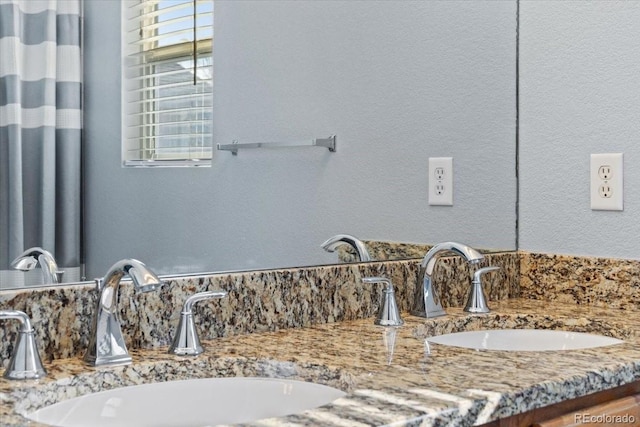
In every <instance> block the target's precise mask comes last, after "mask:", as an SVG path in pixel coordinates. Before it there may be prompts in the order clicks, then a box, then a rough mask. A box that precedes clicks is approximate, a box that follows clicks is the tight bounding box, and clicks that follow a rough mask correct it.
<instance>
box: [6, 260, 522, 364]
mask: <svg viewBox="0 0 640 427" xmlns="http://www.w3.org/2000/svg"><path fill="white" fill-rule="evenodd" d="M484 265H500V266H502V269H501V270H500V271H499V272H496V273H494V274H489V275H486V277H485V292H486V293H487V298H488V300H489V302H490V304H491V301H497V300H500V299H505V298H510V297H514V296H517V294H518V288H517V277H518V275H517V269H518V266H519V263H518V257H517V255H516V254H515V253H504V254H491V255H487V256H486V259H485V260H483V261H482V264H481V266H484ZM417 266H418V261H416V260H407V261H393V262H372V263H364V264H348V265H335V266H321V267H309V268H298V269H286V270H269V271H256V272H246V273H233V274H220V275H209V276H204V277H188V278H180V279H173V280H168V281H167V283H166V284H165V285H164V286H163V287H162V288H161V289H160V290H159V291H157V292H150V293H144V294H136V293H135V292H134V291H133V286H131V285H127V284H125V285H122V286H120V310H121V316H120V318H121V324H122V330H123V332H124V337H125V340H126V342H127V346H128V348H129V349H132V348H141V347H159V346H165V345H168V344H169V343H170V340H171V338H172V334H173V330H174V328H175V327H176V325H177V323H178V320H179V315H180V308H181V307H182V304H183V302H184V301H185V299H186V298H187V297H188V296H189V295H191V294H193V293H195V292H201V291H205V290H217V289H221V290H225V291H227V292H228V293H229V295H228V297H227V298H225V299H222V300H212V301H204V302H200V303H198V304H197V305H196V307H195V310H194V312H195V316H196V321H197V323H198V325H200V326H201V330H202V338H204V339H206V338H216V337H220V336H234V335H241V334H247V333H255V332H264V331H274V330H279V329H287V328H296V327H305V326H309V325H314V324H321V323H331V322H339V321H344V320H352V319H361V318H365V317H370V316H372V315H374V314H375V313H376V312H377V310H378V307H379V302H380V297H381V292H382V285H381V284H375V285H370V284H364V283H362V281H361V279H362V278H363V277H367V276H385V277H389V278H390V279H391V281H392V282H393V284H394V287H395V289H396V298H397V300H398V305H399V307H400V309H401V310H409V309H410V306H411V303H412V300H413V296H414V292H415V284H416V274H417ZM470 274H471V273H470V271H469V267H468V265H467V263H466V262H464V261H463V260H462V259H461V258H459V257H449V258H442V259H440V260H439V261H438V264H437V266H436V269H435V272H434V282H435V284H436V285H435V286H436V287H437V288H438V291H439V292H440V295H441V298H442V303H443V305H444V306H445V307H451V306H462V305H463V304H464V302H465V301H466V298H467V293H468V291H469V275H470ZM96 301H97V292H96V291H95V286H93V285H84V286H58V287H51V288H41V289H31V290H20V291H5V292H0V310H4V309H14V310H22V311H25V312H26V313H27V314H28V315H29V316H30V317H31V319H32V323H33V326H34V328H35V329H36V335H37V337H38V340H39V342H40V346H41V348H42V351H43V359H44V360H53V359H59V358H67V357H71V356H78V355H82V354H83V353H84V351H85V349H86V346H87V343H88V334H89V329H90V324H91V316H92V313H93V312H94V309H95V303H96ZM17 329H18V324H17V322H0V358H1V359H2V363H3V365H4V366H6V364H7V363H8V359H9V355H10V354H11V346H12V343H13V342H14V340H15V334H16V332H17Z"/></svg>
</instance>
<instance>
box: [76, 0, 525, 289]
mask: <svg viewBox="0 0 640 427" xmlns="http://www.w3.org/2000/svg"><path fill="white" fill-rule="evenodd" d="M516 14H517V2H516V0H513V1H498V2H496V1H492V0H487V1H474V2H464V1H460V2H439V1H427V2H425V1H402V2H373V1H371V2H352V1H349V0H344V1H331V2H318V1H296V2H290V1H272V0H269V1H243V2H235V1H216V2H215V4H214V15H215V20H214V28H215V29H214V43H213V45H214V56H213V63H214V94H213V110H214V119H213V141H214V143H222V144H227V143H231V142H232V141H233V140H238V141H240V142H261V141H283V142H287V141H293V140H300V139H302V140H311V139H313V138H322V137H326V136H328V135H333V134H335V135H336V142H337V149H336V151H335V152H329V151H328V150H326V149H321V148H318V147H312V148H309V147H291V148H279V149H262V150H261V149H255V150H244V151H240V152H239V153H238V155H237V156H234V155H232V154H231V153H230V152H228V151H216V150H214V151H213V159H212V165H211V167H198V168H127V167H123V166H122V162H121V140H122V131H121V111H122V108H121V98H120V94H121V87H120V86H121V78H120V76H121V65H120V56H121V41H120V37H119V34H120V28H121V10H120V2H105V1H99V0H86V1H85V2H84V21H85V28H84V90H85V93H84V111H83V117H84V153H83V159H84V182H83V186H84V188H83V207H84V241H83V256H84V262H85V266H86V277H87V278H89V279H90V278H93V277H98V276H102V275H104V274H105V272H106V270H107V269H108V268H109V266H111V265H112V264H113V263H114V262H116V261H117V260H119V259H122V258H129V257H130V258H136V259H139V260H141V261H143V262H145V263H146V264H147V265H149V266H150V267H151V268H152V269H154V270H155V271H156V272H157V273H159V274H181V273H195V272H210V271H229V270H251V269H266V268H279V267H295V266H309V265H318V264H333V263H336V262H337V261H338V258H337V255H336V254H335V253H328V252H325V251H324V250H323V249H322V248H321V247H320V245H321V243H322V242H323V241H325V240H326V239H327V238H329V237H330V236H333V235H336V234H341V233H346V234H351V235H354V236H357V237H358V238H360V239H362V240H365V241H383V242H398V243H417V244H434V243H437V242H440V241H445V240H455V241H460V242H464V243H467V244H469V245H471V246H474V247H478V248H483V249H487V250H496V251H505V250H507V251H508V250H515V249H516V187H517V182H516V180H517V178H516V164H515V162H516V138H515V136H516V22H517V20H516ZM433 157H451V158H452V159H453V188H452V189H451V190H452V191H453V206H434V205H430V204H429V203H428V192H429V183H430V182H431V178H430V176H429V173H428V164H429V158H433Z"/></svg>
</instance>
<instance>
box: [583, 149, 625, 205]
mask: <svg viewBox="0 0 640 427" xmlns="http://www.w3.org/2000/svg"><path fill="white" fill-rule="evenodd" d="M622 164H623V158H622V153H604V154H592V155H591V168H590V173H589V174H590V179H591V209H592V210H605V211H621V210H623V207H624V204H623V197H622V196H623V170H622Z"/></svg>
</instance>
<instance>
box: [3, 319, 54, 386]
mask: <svg viewBox="0 0 640 427" xmlns="http://www.w3.org/2000/svg"><path fill="white" fill-rule="evenodd" d="M0 319H17V320H19V321H20V330H19V331H18V338H17V339H16V343H15V345H14V347H13V353H12V354H11V360H10V361H9V366H7V369H6V370H5V371H4V374H3V376H4V377H5V378H6V379H8V380H30V379H37V378H42V377H44V376H46V375H47V371H46V370H45V369H44V367H43V366H42V360H40V354H38V346H37V345H36V339H35V335H34V330H33V328H32V327H31V321H30V320H29V316H27V314H26V313H25V312H23V311H18V310H4V311H0Z"/></svg>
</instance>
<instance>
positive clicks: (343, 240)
mask: <svg viewBox="0 0 640 427" xmlns="http://www.w3.org/2000/svg"><path fill="white" fill-rule="evenodd" d="M344 244H346V245H350V246H351V247H352V248H353V249H354V250H355V251H356V253H357V254H358V258H360V261H362V262H365V261H371V257H370V256H369V251H368V250H367V247H366V246H365V245H364V243H362V240H360V239H358V238H357V237H354V236H351V235H349V234H336V235H335V236H333V237H330V238H329V239H328V240H327V241H326V242H324V243H323V244H322V245H321V246H322V249H324V250H325V251H327V252H333V251H335V250H336V248H337V247H338V246H340V245H344Z"/></svg>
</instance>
